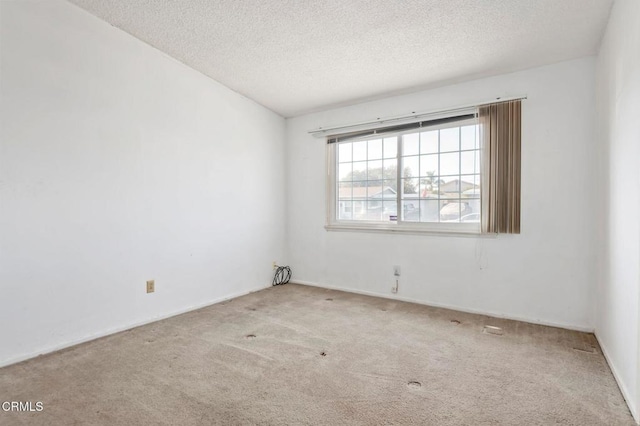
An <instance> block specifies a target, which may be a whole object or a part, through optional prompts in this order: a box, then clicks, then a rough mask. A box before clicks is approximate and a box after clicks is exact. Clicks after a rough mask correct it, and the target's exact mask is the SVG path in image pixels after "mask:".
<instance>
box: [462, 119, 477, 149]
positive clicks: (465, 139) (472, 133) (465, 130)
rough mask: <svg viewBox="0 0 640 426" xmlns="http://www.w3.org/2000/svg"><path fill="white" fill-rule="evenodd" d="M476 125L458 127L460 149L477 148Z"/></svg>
mask: <svg viewBox="0 0 640 426" xmlns="http://www.w3.org/2000/svg"><path fill="white" fill-rule="evenodd" d="M477 127H478V126H476V125H473V126H464V127H461V128H460V144H461V146H460V149H462V150H465V149H476V148H478V145H477V139H476V129H477Z"/></svg>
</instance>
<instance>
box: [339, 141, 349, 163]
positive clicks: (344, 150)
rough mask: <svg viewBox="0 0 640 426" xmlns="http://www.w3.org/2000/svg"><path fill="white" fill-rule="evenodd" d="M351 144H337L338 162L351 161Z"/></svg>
mask: <svg viewBox="0 0 640 426" xmlns="http://www.w3.org/2000/svg"><path fill="white" fill-rule="evenodd" d="M351 149H352V144H351V143H350V142H347V143H341V144H338V162H340V163H344V162H345V161H351Z"/></svg>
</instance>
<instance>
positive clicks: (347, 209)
mask: <svg viewBox="0 0 640 426" xmlns="http://www.w3.org/2000/svg"><path fill="white" fill-rule="evenodd" d="M352 212H353V202H352V201H345V200H342V201H339V202H338V219H340V220H351V219H352V218H353V216H352Z"/></svg>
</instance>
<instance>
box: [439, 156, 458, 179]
mask: <svg viewBox="0 0 640 426" xmlns="http://www.w3.org/2000/svg"><path fill="white" fill-rule="evenodd" d="M458 173H460V153H459V152H450V153H448V154H440V176H449V175H457V174H458Z"/></svg>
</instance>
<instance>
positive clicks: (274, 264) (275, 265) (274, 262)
mask: <svg viewBox="0 0 640 426" xmlns="http://www.w3.org/2000/svg"><path fill="white" fill-rule="evenodd" d="M277 266H278V265H277V264H276V261H275V260H274V261H273V263H272V264H271V267H272V268H273V270H274V271H275V269H276V267H277Z"/></svg>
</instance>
